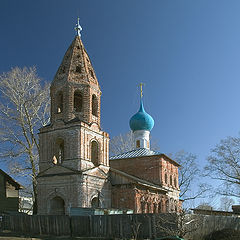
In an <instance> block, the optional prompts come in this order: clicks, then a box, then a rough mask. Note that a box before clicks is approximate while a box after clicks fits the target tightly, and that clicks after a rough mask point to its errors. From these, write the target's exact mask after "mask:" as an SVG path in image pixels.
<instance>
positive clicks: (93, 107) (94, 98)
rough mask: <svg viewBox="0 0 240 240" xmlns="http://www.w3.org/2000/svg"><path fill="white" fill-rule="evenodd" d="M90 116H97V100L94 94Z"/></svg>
mask: <svg viewBox="0 0 240 240" xmlns="http://www.w3.org/2000/svg"><path fill="white" fill-rule="evenodd" d="M92 114H93V115H94V116H96V117H97V116H98V100H97V97H96V95H95V94H93V95H92Z"/></svg>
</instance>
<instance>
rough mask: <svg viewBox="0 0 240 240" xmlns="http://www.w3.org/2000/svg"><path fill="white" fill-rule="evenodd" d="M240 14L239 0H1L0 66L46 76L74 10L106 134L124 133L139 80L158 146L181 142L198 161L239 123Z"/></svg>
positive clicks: (169, 148) (166, 148)
mask: <svg viewBox="0 0 240 240" xmlns="http://www.w3.org/2000/svg"><path fill="white" fill-rule="evenodd" d="M239 13H240V1H239V0H231V1H229V0H195V1H192V0H181V1H179V0H131V1H130V0H121V1H113V0H101V1H99V0H76V1H74V0H68V1H63V0H51V1H49V0H41V1H32V0H21V1H19V0H15V1H14V0H1V1H0V29H1V35H0V36H1V37H0V59H1V60H0V61H1V62H0V63H1V64H0V73H2V72H6V71H9V70H10V68H11V67H14V66H21V67H23V66H32V65H35V66H36V67H37V70H38V74H39V75H40V77H41V78H43V79H45V80H47V81H52V79H53V77H54V74H55V72H56V70H57V68H58V66H59V64H60V63H61V60H62V57H63V55H64V53H65V51H66V49H67V48H68V46H69V45H70V43H71V41H72V40H73V38H74V35H75V32H74V26H75V23H76V19H77V16H79V17H80V23H81V25H82V28H83V31H82V40H83V43H84V45H85V47H86V49H87V51H88V54H89V56H90V58H91V60H92V62H93V66H94V68H95V71H96V74H97V77H98V81H99V83H100V85H101V89H102V92H103V94H102V127H103V129H104V130H105V131H107V132H108V133H109V134H110V137H113V136H115V135H118V134H120V133H125V132H127V131H128V130H129V125H128V122H129V119H130V117H131V116H132V115H133V114H134V113H135V112H136V111H137V110H138V107H139V96H138V90H137V84H138V83H139V82H144V83H145V87H144V103H145V109H146V111H147V112H148V113H150V114H151V115H152V116H153V118H154V119H155V127H154V128H153V130H152V136H153V137H154V138H155V139H157V140H159V145H160V150H161V151H162V152H164V153H170V152H176V151H178V150H181V149H184V150H186V151H189V152H192V153H195V154H197V155H198V157H199V158H198V161H199V163H200V164H201V165H204V163H205V158H206V156H207V155H208V154H209V151H210V149H211V148H212V147H214V145H215V144H217V143H218V142H219V140H220V139H222V138H225V137H226V136H229V135H236V134H238V131H239V130H240V110H239V104H240V94H239V92H240V91H239V90H240V14H239Z"/></svg>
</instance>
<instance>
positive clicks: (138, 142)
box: [136, 140, 140, 148]
mask: <svg viewBox="0 0 240 240" xmlns="http://www.w3.org/2000/svg"><path fill="white" fill-rule="evenodd" d="M136 148H140V140H137V141H136Z"/></svg>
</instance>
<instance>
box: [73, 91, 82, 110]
mask: <svg viewBox="0 0 240 240" xmlns="http://www.w3.org/2000/svg"><path fill="white" fill-rule="evenodd" d="M73 105H74V106H73V107H74V110H75V111H76V112H82V105H83V98H82V94H81V92H80V91H75V92H74V101H73Z"/></svg>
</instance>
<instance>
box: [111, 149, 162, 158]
mask: <svg viewBox="0 0 240 240" xmlns="http://www.w3.org/2000/svg"><path fill="white" fill-rule="evenodd" d="M161 154H162V153H160V152H156V151H153V150H150V149H147V148H138V149H134V150H132V151H129V152H125V153H121V154H118V155H115V156H111V157H110V158H109V159H110V160H114V159H123V158H134V157H143V156H154V155H161Z"/></svg>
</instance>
